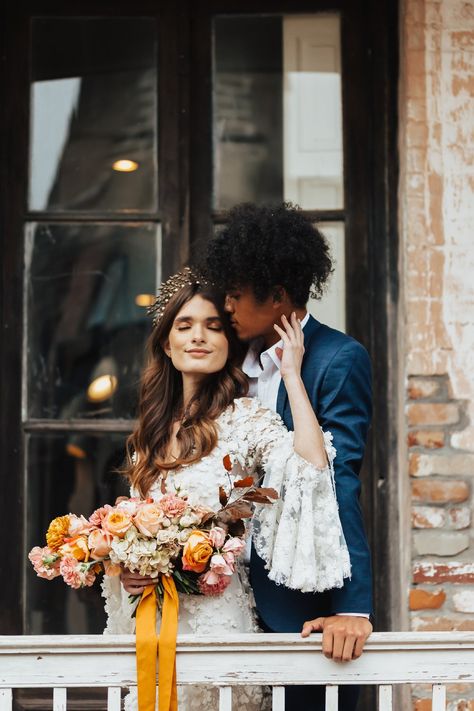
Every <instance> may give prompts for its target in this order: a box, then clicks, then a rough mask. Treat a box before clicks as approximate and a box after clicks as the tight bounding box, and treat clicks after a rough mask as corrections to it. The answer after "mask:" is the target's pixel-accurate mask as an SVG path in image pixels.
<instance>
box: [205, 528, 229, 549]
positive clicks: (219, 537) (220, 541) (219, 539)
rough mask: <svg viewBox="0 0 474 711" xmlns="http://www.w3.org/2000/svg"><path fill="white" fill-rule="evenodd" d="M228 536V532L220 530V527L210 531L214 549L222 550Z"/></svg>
mask: <svg viewBox="0 0 474 711" xmlns="http://www.w3.org/2000/svg"><path fill="white" fill-rule="evenodd" d="M226 535H227V534H226V532H225V531H224V529H223V528H220V526H214V528H211V530H210V531H209V539H210V541H211V543H212V545H213V546H214V548H222V546H223V545H224V541H225V537H226Z"/></svg>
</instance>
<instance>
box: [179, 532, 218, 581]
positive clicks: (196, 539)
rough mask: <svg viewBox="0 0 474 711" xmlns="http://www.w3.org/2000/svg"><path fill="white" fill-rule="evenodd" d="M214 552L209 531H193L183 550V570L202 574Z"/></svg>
mask: <svg viewBox="0 0 474 711" xmlns="http://www.w3.org/2000/svg"><path fill="white" fill-rule="evenodd" d="M213 552H214V550H213V547H212V543H211V542H210V540H209V534H208V533H207V531H193V532H192V533H191V535H190V536H189V538H188V540H187V541H186V543H185V545H184V548H183V570H192V571H194V572H195V573H202V572H203V571H204V569H205V568H206V565H207V563H208V561H209V558H210V557H211V555H212V554H213Z"/></svg>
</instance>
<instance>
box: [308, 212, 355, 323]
mask: <svg viewBox="0 0 474 711" xmlns="http://www.w3.org/2000/svg"><path fill="white" fill-rule="evenodd" d="M318 229H320V230H321V232H322V233H323V234H324V236H325V237H326V238H327V241H328V242H329V246H330V248H331V257H332V259H333V267H334V272H333V274H331V277H330V278H329V284H328V288H327V291H326V292H325V293H324V295H323V298H322V299H320V300H318V301H317V300H316V299H310V300H309V303H308V311H309V312H310V313H311V314H312V315H313V316H314V317H315V318H317V319H318V321H322V322H323V323H326V324H327V325H328V326H331V327H332V328H337V329H338V330H339V331H345V330H346V275H345V258H344V249H345V235H344V224H343V223H342V222H332V223H325V224H324V223H319V224H318Z"/></svg>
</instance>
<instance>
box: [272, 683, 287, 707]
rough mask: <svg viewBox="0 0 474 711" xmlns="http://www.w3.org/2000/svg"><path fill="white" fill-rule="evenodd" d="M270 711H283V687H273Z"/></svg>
mask: <svg viewBox="0 0 474 711" xmlns="http://www.w3.org/2000/svg"><path fill="white" fill-rule="evenodd" d="M272 711H285V687H284V686H274V687H273V689H272Z"/></svg>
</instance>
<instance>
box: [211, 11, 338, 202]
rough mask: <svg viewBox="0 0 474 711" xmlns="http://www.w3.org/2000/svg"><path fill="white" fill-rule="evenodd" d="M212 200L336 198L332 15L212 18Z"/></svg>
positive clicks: (334, 33) (335, 62)
mask: <svg viewBox="0 0 474 711" xmlns="http://www.w3.org/2000/svg"><path fill="white" fill-rule="evenodd" d="M213 120H214V126H213V131H214V207H215V208H216V209H227V208H229V207H231V206H232V205H234V204H235V203H238V202H241V201H246V200H248V201H252V202H256V203H261V202H269V201H273V202H278V201H281V200H283V199H285V200H291V201H293V202H295V203H297V204H299V205H300V206H301V207H302V208H304V209H308V210H310V209H335V208H342V207H343V154H342V105H341V61H340V23H339V17H338V15H335V14H334V15H327V14H315V15H303V16H302V15H285V16H276V15H275V16H260V17H259V16H252V17H232V16H227V17H218V18H216V20H215V22H214V117H213Z"/></svg>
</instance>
